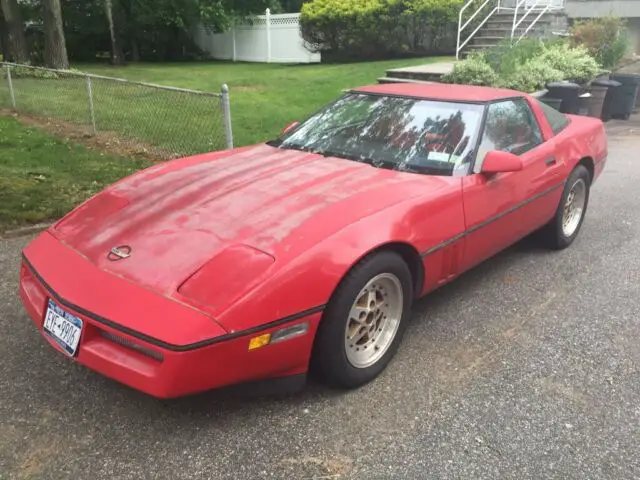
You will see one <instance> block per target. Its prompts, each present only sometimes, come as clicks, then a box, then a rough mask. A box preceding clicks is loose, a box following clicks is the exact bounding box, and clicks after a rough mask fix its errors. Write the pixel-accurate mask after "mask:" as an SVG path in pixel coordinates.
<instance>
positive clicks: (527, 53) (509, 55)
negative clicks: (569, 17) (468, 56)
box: [487, 37, 565, 76]
mask: <svg viewBox="0 0 640 480" xmlns="http://www.w3.org/2000/svg"><path fill="white" fill-rule="evenodd" d="M562 43H565V40H564V39H563V38H561V37H551V38H545V39H541V38H530V37H525V38H522V39H521V40H520V41H519V42H518V43H515V44H514V43H512V41H511V39H510V38H505V39H504V40H502V41H501V42H500V43H499V44H498V45H496V46H495V47H491V48H489V49H488V50H487V61H488V62H489V65H491V67H492V68H493V69H494V70H495V71H496V72H498V73H499V74H500V75H501V76H507V75H511V74H512V73H515V72H516V70H518V68H520V67H521V66H522V65H524V64H525V63H526V62H528V61H529V60H531V59H532V58H535V57H537V56H538V55H540V54H542V52H543V51H544V49H545V47H552V46H555V45H559V44H562Z"/></svg>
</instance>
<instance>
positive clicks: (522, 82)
mask: <svg viewBox="0 0 640 480" xmlns="http://www.w3.org/2000/svg"><path fill="white" fill-rule="evenodd" d="M563 79H564V74H563V73H562V72H561V71H560V70H557V69H555V68H553V67H552V66H551V65H549V64H547V63H545V61H544V60H542V58H540V57H536V58H532V59H530V60H529V61H527V62H526V63H525V64H524V65H522V66H521V67H520V68H518V69H517V70H516V71H515V72H513V73H511V74H510V75H507V76H505V77H504V78H502V79H501V80H500V81H499V82H498V84H497V85H498V86H501V87H504V88H511V89H513V90H518V91H520V92H527V93H533V92H535V91H538V90H542V89H544V88H545V85H546V84H547V83H550V82H557V81H559V80H563Z"/></svg>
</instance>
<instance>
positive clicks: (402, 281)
mask: <svg viewBox="0 0 640 480" xmlns="http://www.w3.org/2000/svg"><path fill="white" fill-rule="evenodd" d="M412 301H413V282H412V278H411V273H410V271H409V268H408V266H407V264H406V263H405V262H404V260H403V259H402V257H401V256H400V255H398V254H396V253H394V252H390V251H382V252H377V253H374V254H372V255H370V256H368V257H366V258H365V259H364V260H362V261H361V262H360V263H358V264H357V265H356V266H355V267H354V268H353V269H352V270H351V272H349V274H348V275H347V276H346V277H345V278H344V280H343V281H342V282H341V284H340V285H339V286H338V288H337V289H336V291H335V292H334V294H333V296H332V298H331V301H330V302H329V305H328V306H327V308H326V310H325V313H324V316H323V319H322V322H321V324H320V327H319V329H318V334H317V336H316V342H315V346H314V353H313V359H312V361H313V366H314V369H315V370H316V371H317V372H318V373H319V374H320V375H321V376H322V377H323V379H324V380H325V381H327V382H328V383H330V384H333V385H335V386H339V387H344V388H355V387H358V386H360V385H363V384H365V383H367V382H369V381H371V380H373V379H374V378H375V377H377V376H378V375H379V374H380V372H382V371H383V370H384V368H385V367H386V366H387V364H388V363H389V361H390V360H391V359H392V358H393V356H394V355H395V353H396V351H397V349H398V347H399V345H400V342H401V340H402V336H403V334H404V331H405V329H406V326H407V323H408V322H407V320H408V318H409V316H410V314H411V304H412Z"/></svg>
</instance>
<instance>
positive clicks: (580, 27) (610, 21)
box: [571, 17, 629, 70]
mask: <svg viewBox="0 0 640 480" xmlns="http://www.w3.org/2000/svg"><path fill="white" fill-rule="evenodd" d="M571 42H572V44H573V45H582V46H584V47H585V48H586V49H587V50H588V52H589V54H590V55H591V56H592V57H593V58H595V59H596V61H597V62H598V63H599V64H600V65H602V67H603V68H606V69H609V70H613V69H614V68H615V67H617V66H618V64H619V63H620V61H621V60H622V59H623V58H624V56H625V55H626V53H627V51H628V49H629V32H628V30H627V28H626V22H625V21H624V20H622V19H620V18H617V17H603V18H594V19H590V20H587V21H579V22H576V23H575V24H574V25H573V27H572V28H571Z"/></svg>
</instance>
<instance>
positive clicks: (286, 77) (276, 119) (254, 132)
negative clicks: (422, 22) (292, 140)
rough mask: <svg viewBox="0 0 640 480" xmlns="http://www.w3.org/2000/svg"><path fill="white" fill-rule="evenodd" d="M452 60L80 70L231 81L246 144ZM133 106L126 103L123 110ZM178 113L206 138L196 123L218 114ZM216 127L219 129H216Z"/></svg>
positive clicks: (206, 85) (237, 126)
mask: <svg viewBox="0 0 640 480" xmlns="http://www.w3.org/2000/svg"><path fill="white" fill-rule="evenodd" d="M450 60H451V59H450V58H448V57H439V58H422V59H409V60H392V61H381V62H366V63H352V64H339V65H290V66H288V65H268V64H255V63H236V64H234V63H228V62H206V63H181V64H175V63H174V64H137V65H136V64H132V65H129V66H126V67H121V68H116V67H111V66H109V65H95V64H94V65H91V64H85V65H76V66H75V67H76V68H78V69H81V70H85V71H90V72H93V73H98V74H101V75H107V76H115V77H121V78H127V79H131V80H139V81H145V82H151V83H158V84H162V85H171V86H176V87H183V88H191V89H196V90H204V91H209V92H218V91H220V87H221V85H222V84H223V83H226V84H228V85H229V88H230V90H231V108H232V117H233V130H234V136H235V144H236V145H237V146H241V145H248V144H252V143H257V142H262V141H264V140H267V139H271V138H273V137H274V136H276V135H278V134H279V132H280V130H281V128H282V127H284V126H285V125H287V124H288V123H289V122H291V121H293V120H301V119H303V118H305V117H306V116H307V115H309V114H310V113H313V112H314V111H315V110H316V109H318V108H319V107H321V106H322V105H324V104H325V103H326V102H328V101H331V100H332V99H334V98H336V97H337V96H339V95H340V94H341V92H342V91H343V90H345V89H348V88H353V87H357V86H361V85H367V84H371V83H375V82H376V79H377V78H378V77H381V76H384V72H385V70H387V69H389V68H397V67H402V66H409V65H420V64H425V63H430V62H437V61H450ZM152 101H153V100H152ZM190 105H192V104H190ZM130 108H131V107H127V106H126V105H122V109H123V110H130ZM172 108H173V107H172ZM191 108H193V106H190V107H189V109H191ZM174 110H175V111H174V112H173V117H176V118H175V122H173V121H172V122H171V127H174V128H179V129H181V130H182V129H184V130H183V131H185V132H186V131H187V130H193V131H196V132H199V133H198V134H199V135H202V132H203V128H204V127H202V126H201V125H196V126H195V128H193V127H194V122H196V119H197V118H198V116H200V115H204V116H207V115H209V114H210V112H214V113H212V114H213V115H216V113H215V106H214V105H211V102H207V104H206V105H205V106H204V108H202V109H197V110H195V111H194V114H193V115H186V116H185V115H184V114H183V113H182V112H184V109H182V108H177V109H174ZM139 113H140V115H137V114H136V115H135V116H136V118H137V119H138V121H139V122H142V123H144V122H145V120H144V118H145V112H144V111H143V112H139ZM131 115H133V113H131ZM178 116H180V118H177V117H178ZM167 120H170V119H167ZM146 121H147V122H151V121H152V119H150V118H148V117H146ZM205 124H206V122H205ZM213 127H214V128H216V125H213ZM185 134H187V133H185ZM189 137H192V135H189ZM193 141H196V142H197V141H198V140H197V139H193Z"/></svg>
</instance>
